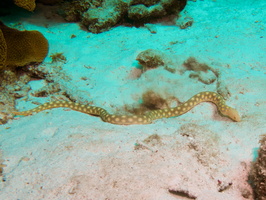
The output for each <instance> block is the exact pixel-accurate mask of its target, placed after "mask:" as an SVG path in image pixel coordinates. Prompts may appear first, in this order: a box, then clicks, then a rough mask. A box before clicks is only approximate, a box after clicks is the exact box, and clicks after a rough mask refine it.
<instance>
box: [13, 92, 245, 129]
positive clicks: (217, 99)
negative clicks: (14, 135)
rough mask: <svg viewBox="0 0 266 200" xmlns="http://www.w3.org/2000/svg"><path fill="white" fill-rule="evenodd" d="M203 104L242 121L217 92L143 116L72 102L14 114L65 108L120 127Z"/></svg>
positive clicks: (170, 114) (145, 122) (141, 122)
mask: <svg viewBox="0 0 266 200" xmlns="http://www.w3.org/2000/svg"><path fill="white" fill-rule="evenodd" d="M202 102H212V103H214V104H215V105H216V106H217V109H218V111H219V113H220V114H221V115H222V116H225V117H228V118H230V119H231V120H233V121H235V122H239V121H240V116H239V114H238V112H237V111H236V110H235V109H234V108H231V107H229V106H227V105H226V104H225V100H224V99H223V97H222V96H221V95H219V94H217V93H215V92H200V93H198V94H196V95H194V96H193V97H191V98H190V99H189V100H188V101H186V102H184V103H182V104H181V105H179V106H177V107H174V108H165V109H158V110H152V111H148V112H146V113H145V114H143V115H112V114H110V113H108V112H107V111H106V110H105V109H103V108H100V107H96V106H87V105H82V104H79V103H74V102H70V101H51V102H48V103H45V104H42V105H40V106H38V107H36V108H34V109H31V110H28V111H22V112H13V114H15V115H25V116H27V115H31V114H33V113H37V112H41V111H43V110H47V109H51V108H59V107H65V108H71V109H72V110H76V111H79V112H82V113H86V114H89V115H94V116H100V117H101V119H102V120H103V121H104V122H108V123H112V124H119V125H131V124H150V123H152V121H153V120H155V119H161V118H168V117H176V116H180V115H183V114H184V113H186V112H188V111H189V110H191V109H192V108H193V107H195V106H196V105H198V104H199V103H202Z"/></svg>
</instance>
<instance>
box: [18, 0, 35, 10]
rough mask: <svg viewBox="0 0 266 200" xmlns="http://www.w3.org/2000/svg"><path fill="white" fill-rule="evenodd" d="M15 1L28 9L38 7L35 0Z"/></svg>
mask: <svg viewBox="0 0 266 200" xmlns="http://www.w3.org/2000/svg"><path fill="white" fill-rule="evenodd" d="M14 3H15V4H16V5H17V6H19V7H21V8H24V9H26V10H28V11H33V10H34V9H35V7H36V4H35V0H14Z"/></svg>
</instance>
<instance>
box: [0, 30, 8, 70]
mask: <svg viewBox="0 0 266 200" xmlns="http://www.w3.org/2000/svg"><path fill="white" fill-rule="evenodd" d="M6 53H7V46H6V41H5V38H4V35H3V33H2V31H1V29H0V69H1V68H2V67H3V66H4V65H5V63H6Z"/></svg>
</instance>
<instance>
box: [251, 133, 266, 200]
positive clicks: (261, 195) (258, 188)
mask: <svg viewBox="0 0 266 200" xmlns="http://www.w3.org/2000/svg"><path fill="white" fill-rule="evenodd" d="M258 154H259V155H258V158H257V159H256V161H255V162H254V163H253V169H252V171H251V179H252V183H253V186H254V193H255V197H256V199H257V200H265V199H266V135H264V137H263V138H262V139H261V140H260V148H259V151H258Z"/></svg>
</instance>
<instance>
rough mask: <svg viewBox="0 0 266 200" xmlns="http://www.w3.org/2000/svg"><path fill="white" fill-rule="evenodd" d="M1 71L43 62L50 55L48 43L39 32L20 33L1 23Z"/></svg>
mask: <svg viewBox="0 0 266 200" xmlns="http://www.w3.org/2000/svg"><path fill="white" fill-rule="evenodd" d="M0 30H1V34H0V53H1V56H0V69H1V68H3V67H5V66H24V65H26V64H29V63H31V62H42V61H43V59H44V58H45V57H46V55H47V53H48V46H49V45H48V41H47V40H46V38H45V37H44V36H43V35H42V34H41V33H40V32H39V31H19V30H16V29H13V28H10V27H7V26H6V25H4V24H3V23H2V22H0Z"/></svg>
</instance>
